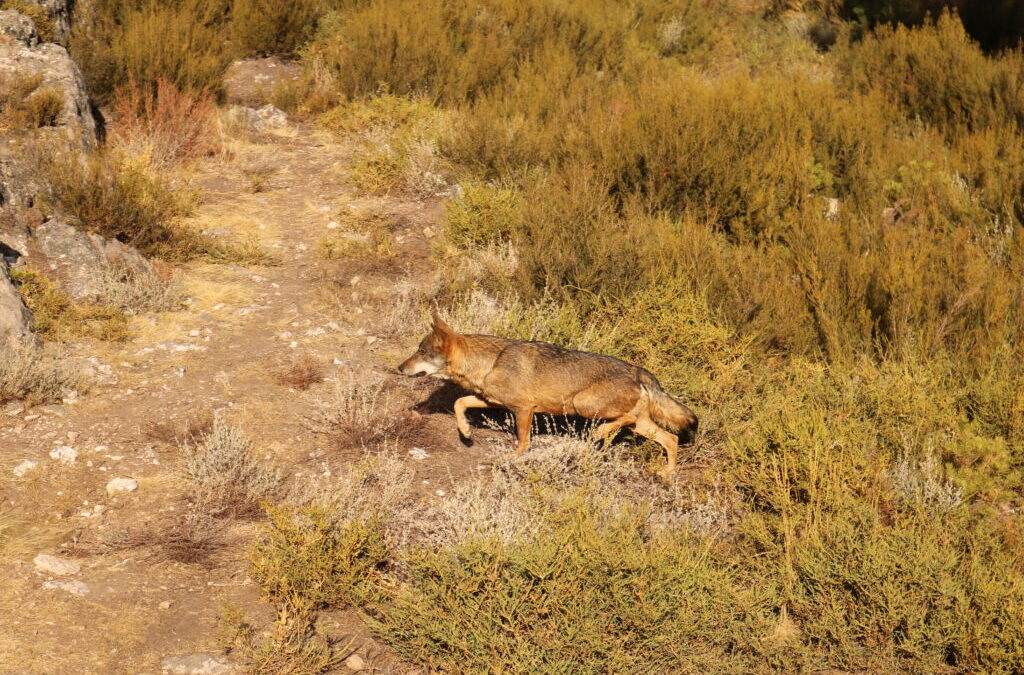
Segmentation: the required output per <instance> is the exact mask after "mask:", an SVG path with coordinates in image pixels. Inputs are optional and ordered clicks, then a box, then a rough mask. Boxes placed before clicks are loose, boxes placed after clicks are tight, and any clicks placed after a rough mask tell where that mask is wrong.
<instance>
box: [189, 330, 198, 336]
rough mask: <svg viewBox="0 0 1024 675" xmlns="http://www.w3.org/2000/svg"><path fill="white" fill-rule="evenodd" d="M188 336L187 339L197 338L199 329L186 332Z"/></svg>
mask: <svg viewBox="0 0 1024 675" xmlns="http://www.w3.org/2000/svg"><path fill="white" fill-rule="evenodd" d="M188 336H189V337H199V329H198V328H193V329H192V330H190V331H189V332H188Z"/></svg>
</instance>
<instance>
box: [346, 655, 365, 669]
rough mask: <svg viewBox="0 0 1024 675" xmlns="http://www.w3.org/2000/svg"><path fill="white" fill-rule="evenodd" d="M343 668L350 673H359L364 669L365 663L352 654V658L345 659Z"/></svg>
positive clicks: (361, 658)
mask: <svg viewBox="0 0 1024 675" xmlns="http://www.w3.org/2000/svg"><path fill="white" fill-rule="evenodd" d="M345 667H346V668H348V669H349V670H351V671H354V672H359V671H360V670H365V669H366V661H364V660H363V657H361V656H359V654H353V655H352V656H350V657H348V658H347V659H345Z"/></svg>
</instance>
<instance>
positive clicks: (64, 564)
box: [32, 553, 82, 577]
mask: <svg viewBox="0 0 1024 675" xmlns="http://www.w3.org/2000/svg"><path fill="white" fill-rule="evenodd" d="M32 564H34V565H35V566H36V569H37V570H39V571H40V572H43V573H45V574H52V575H53V576H55V577H62V576H65V575H68V574H78V573H79V572H81V571H82V566H81V565H79V564H78V563H76V562H71V561H70V560H61V559H60V558H56V557H54V556H52V555H46V554H45V553H40V554H39V555H37V556H36V557H35V558H33V559H32Z"/></svg>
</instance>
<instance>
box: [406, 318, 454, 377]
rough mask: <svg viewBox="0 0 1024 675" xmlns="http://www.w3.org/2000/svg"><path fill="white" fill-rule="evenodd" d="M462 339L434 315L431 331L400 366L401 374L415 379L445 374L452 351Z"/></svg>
mask: <svg viewBox="0 0 1024 675" xmlns="http://www.w3.org/2000/svg"><path fill="white" fill-rule="evenodd" d="M461 337H462V336H460V335H459V334H458V333H456V332H455V331H454V330H453V329H452V327H451V326H449V325H448V324H446V323H445V322H444V321H443V320H442V319H441V317H439V316H438V315H437V314H434V322H433V324H432V327H431V331H430V332H429V333H427V336H426V337H425V338H423V340H422V341H421V342H420V346H419V347H418V348H417V349H416V351H415V352H413V355H412V356H410V357H409V358H407V359H406V360H405V361H403V362H402V364H401V365H400V366H398V370H399V372H401V373H402V374H403V375H411V376H413V377H420V376H422V375H434V374H439V373H441V374H443V371H444V369H445V368H446V367H447V366H448V359H449V358H450V357H451V354H452V349H453V347H454V346H455V344H456V342H457V341H458V340H459V339H460V338H461Z"/></svg>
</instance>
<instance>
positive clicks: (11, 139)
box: [0, 0, 102, 206]
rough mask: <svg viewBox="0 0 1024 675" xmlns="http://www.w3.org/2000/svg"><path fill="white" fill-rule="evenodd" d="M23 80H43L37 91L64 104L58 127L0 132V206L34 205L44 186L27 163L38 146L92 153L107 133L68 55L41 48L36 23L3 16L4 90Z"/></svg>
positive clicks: (0, 78)
mask: <svg viewBox="0 0 1024 675" xmlns="http://www.w3.org/2000/svg"><path fill="white" fill-rule="evenodd" d="M45 1H46V2H49V0H45ZM23 78H39V84H38V86H37V87H36V89H35V91H36V92H41V91H44V90H49V91H54V92H56V93H57V94H58V95H59V97H60V99H61V101H62V103H63V105H62V107H61V110H60V112H59V113H58V114H57V115H56V119H55V122H54V124H53V126H50V127H44V128H40V129H33V130H22V131H20V132H18V131H5V132H3V133H0V206H4V205H15V206H31V205H32V204H33V203H34V201H35V198H36V195H37V193H38V191H39V186H38V185H36V184H34V183H33V181H32V180H31V173H32V172H31V171H30V169H29V163H28V162H26V160H25V158H24V155H25V153H26V148H27V147H30V146H31V145H32V144H33V142H35V141H36V140H45V141H48V142H55V143H61V144H68V145H69V147H71V148H78V149H80V150H90V149H92V148H95V147H96V146H97V144H98V143H99V137H100V133H101V130H102V119H101V118H100V117H99V115H98V113H97V112H96V111H95V107H94V106H93V105H92V102H91V101H90V100H89V96H88V93H87V92H86V88H85V80H84V79H83V78H82V73H81V72H80V71H79V70H78V66H76V65H75V62H74V61H72V60H71V57H70V56H69V55H68V52H67V50H66V49H64V47H61V46H60V45H57V44H52V43H40V42H39V36H38V34H37V33H36V30H35V27H34V25H33V24H32V21H31V20H30V19H28V18H27V17H25V16H24V15H22V14H19V13H18V12H15V11H11V10H6V11H0V86H10V85H9V84H8V83H10V82H13V81H14V80H15V79H23Z"/></svg>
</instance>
